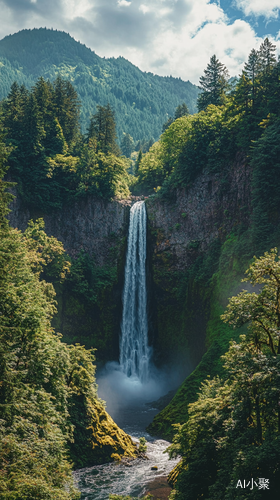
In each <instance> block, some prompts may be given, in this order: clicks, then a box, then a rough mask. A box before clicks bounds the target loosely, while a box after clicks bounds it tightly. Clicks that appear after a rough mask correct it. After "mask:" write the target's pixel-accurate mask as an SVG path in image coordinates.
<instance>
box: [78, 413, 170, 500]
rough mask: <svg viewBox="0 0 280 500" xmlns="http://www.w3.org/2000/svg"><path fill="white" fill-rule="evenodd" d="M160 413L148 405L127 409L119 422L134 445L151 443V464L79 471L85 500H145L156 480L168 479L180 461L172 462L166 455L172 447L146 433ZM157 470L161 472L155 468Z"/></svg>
mask: <svg viewBox="0 0 280 500" xmlns="http://www.w3.org/2000/svg"><path fill="white" fill-rule="evenodd" d="M157 412H158V410H155V409H153V408H148V407H147V406H146V405H145V404H142V405H140V404H139V405H138V406H135V407H133V408H131V407H127V408H125V409H124V411H123V412H122V415H119V417H120V420H119V421H118V419H117V418H116V421H117V423H118V425H120V426H121V427H122V428H123V429H124V430H125V431H126V432H127V433H128V434H130V435H131V436H132V438H133V440H134V441H136V442H137V441H138V439H139V437H140V436H144V437H145V438H146V440H147V452H146V455H147V457H148V460H143V459H135V460H133V461H131V462H129V463H128V464H125V463H120V464H117V463H110V464H105V465H98V466H94V467H87V468H84V469H80V470H78V471H75V473H74V477H75V480H76V483H77V487H78V489H79V490H80V491H81V493H82V495H81V500H108V498H109V494H115V495H131V496H133V497H141V496H143V495H144V494H145V493H147V492H148V491H149V485H150V484H151V483H153V481H154V480H156V479H159V478H163V477H166V476H167V475H168V474H169V472H170V471H171V470H172V469H173V468H174V466H175V465H176V463H177V462H178V460H169V459H168V454H167V453H164V451H165V450H166V448H167V446H168V445H169V443H168V442H167V441H164V440H163V439H154V438H152V437H151V436H150V435H149V434H147V433H146V432H145V431H144V430H143V429H144V428H145V427H146V425H147V424H148V423H149V422H150V421H151V420H152V418H153V416H154V415H156V413H157ZM154 466H156V467H157V470H152V469H151V468H152V467H154Z"/></svg>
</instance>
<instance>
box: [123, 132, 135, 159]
mask: <svg viewBox="0 0 280 500" xmlns="http://www.w3.org/2000/svg"><path fill="white" fill-rule="evenodd" d="M133 148H134V141H133V138H132V137H131V135H130V134H124V135H123V138H122V142H121V151H122V154H123V155H124V156H126V157H127V158H130V155H131V153H132V151H133Z"/></svg>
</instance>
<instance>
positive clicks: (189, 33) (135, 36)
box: [0, 0, 280, 83]
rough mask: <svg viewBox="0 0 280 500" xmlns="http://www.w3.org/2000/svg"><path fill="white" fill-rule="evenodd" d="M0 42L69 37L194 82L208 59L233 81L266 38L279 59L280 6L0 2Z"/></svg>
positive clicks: (125, 0) (144, 0)
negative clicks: (51, 32)
mask: <svg viewBox="0 0 280 500" xmlns="http://www.w3.org/2000/svg"><path fill="white" fill-rule="evenodd" d="M0 9H1V25H0V38H3V37H4V36H6V35H9V34H12V33H15V32H17V31H19V30H21V29H24V28H34V27H36V28H39V27H41V26H42V27H45V26H46V27H47V28H54V29H58V30H63V31H66V32H67V33H70V35H72V36H73V37H74V38H75V39H76V40H79V41H81V42H82V43H84V44H86V45H87V46H88V47H90V48H91V49H92V50H94V51H95V52H96V53H97V54H98V55H100V56H102V57H118V56H123V57H125V58H126V59H128V60H130V61H131V62H132V63H134V64H135V65H137V66H138V67H140V68H141V69H142V70H144V71H151V72H153V73H155V74H159V75H163V76H164V75H173V76H176V77H181V78H182V79H183V80H190V81H192V82H193V83H198V80H199V77H200V76H201V75H202V74H203V70H204V69H205V68H206V66H207V64H208V62H209V60H210V57H211V56H212V55H213V54H216V56H217V57H218V58H219V60H220V61H221V62H222V63H223V64H225V65H226V66H227V68H228V70H229V73H230V75H231V76H236V75H238V74H240V72H241V70H242V67H243V65H244V62H245V61H246V60H247V58H248V55H249V53H250V51H251V49H252V48H255V49H257V48H258V47H259V46H260V44H261V43H262V41H263V39H264V38H265V37H266V36H268V37H269V38H270V39H271V41H272V42H273V43H275V45H276V46H277V50H278V53H279V54H280V37H279V34H280V18H279V11H280V0H0Z"/></svg>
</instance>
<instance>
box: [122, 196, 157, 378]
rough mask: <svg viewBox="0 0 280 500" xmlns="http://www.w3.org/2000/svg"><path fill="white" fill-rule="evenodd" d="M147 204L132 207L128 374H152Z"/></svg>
mask: <svg viewBox="0 0 280 500" xmlns="http://www.w3.org/2000/svg"><path fill="white" fill-rule="evenodd" d="M146 225H147V217H146V208H145V203H144V202H143V201H138V202H136V203H135V204H134V205H133V206H132V207H131V209H130V220H129V233H128V247H127V255H126V264H125V281H124V290H123V315H122V322H121V339H120V366H121V370H122V371H123V372H124V373H125V374H126V376H127V377H137V378H138V379H139V380H140V381H141V382H147V381H148V378H149V361H150V348H149V346H148V319H147V290H146Z"/></svg>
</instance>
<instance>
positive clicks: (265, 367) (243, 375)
mask: <svg viewBox="0 0 280 500" xmlns="http://www.w3.org/2000/svg"><path fill="white" fill-rule="evenodd" d="M279 262H280V261H279V257H278V255H277V250H276V249H272V250H271V252H266V253H265V254H264V256H262V257H260V258H258V259H257V258H256V257H255V258H254V262H253V263H252V264H251V266H250V267H249V269H248V270H247V271H246V274H247V277H246V278H245V279H244V280H243V281H245V282H249V283H250V284H251V285H253V286H255V285H256V286H259V287H261V288H260V289H259V292H256V293H251V292H249V291H247V290H244V291H243V292H241V293H239V294H238V295H237V296H236V297H232V298H231V299H230V300H229V305H228V307H227V309H226V311H225V313H224V314H223V316H222V319H223V321H225V322H226V323H229V324H231V325H232V326H234V327H235V328H238V327H240V326H242V325H244V324H246V325H248V332H247V334H246V335H241V336H240V342H239V343H237V342H231V346H230V348H229V350H228V352H227V353H226V354H225V355H224V356H223V360H224V368H225V370H226V376H225V378H224V379H220V378H219V377H215V378H214V379H212V380H211V379H208V380H206V381H205V382H204V383H203V384H202V385H201V389H200V393H199V396H198V399H197V401H196V402H194V403H192V404H190V405H189V418H188V421H187V422H186V423H184V424H183V425H178V426H177V434H176V435H175V438H174V441H173V444H172V445H171V446H170V448H169V451H170V454H171V456H174V455H177V454H179V455H181V456H182V461H181V463H180V465H179V466H178V467H177V470H176V469H175V471H174V472H173V474H171V480H173V482H174V483H175V491H174V493H173V495H172V498H173V499H174V500H175V499H176V500H188V499H190V500H191V499H193V498H202V497H203V498H205V499H209V500H210V499H211V500H215V499H217V500H218V499H220V498H224V499H225V500H227V499H228V500H230V499H232V498H235V499H238V498H246V499H247V498H248V499H250V498H252V499H258V498H269V499H273V498H275V496H277V491H278V488H279V472H280V451H279V450H280V447H279V440H280V408H279V393H280V376H279V373H280V372H279V369H280V357H279V353H280V351H279V349H278V345H279V339H280V329H279V317H280V316H279V294H280V264H279ZM202 477H203V481H202V480H201V478H202ZM264 479H265V481H266V482H265V481H264ZM264 484H267V488H266V487H265V489H266V491H265V492H264V487H263V485H264ZM264 493H265V495H264V496H262V495H263V494H264Z"/></svg>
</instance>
